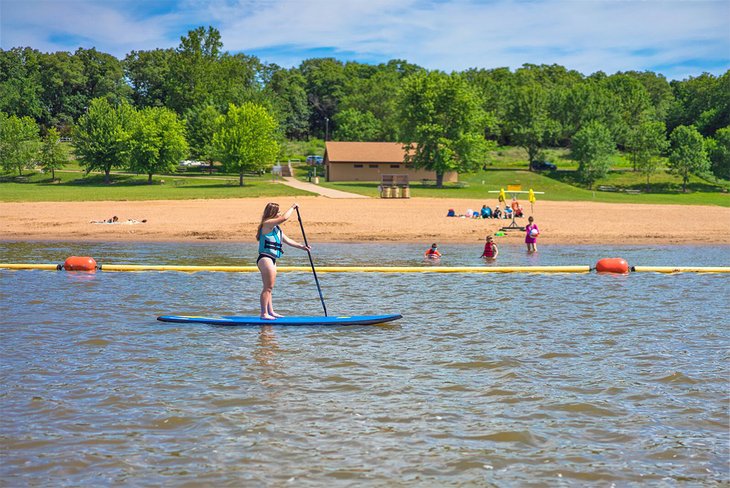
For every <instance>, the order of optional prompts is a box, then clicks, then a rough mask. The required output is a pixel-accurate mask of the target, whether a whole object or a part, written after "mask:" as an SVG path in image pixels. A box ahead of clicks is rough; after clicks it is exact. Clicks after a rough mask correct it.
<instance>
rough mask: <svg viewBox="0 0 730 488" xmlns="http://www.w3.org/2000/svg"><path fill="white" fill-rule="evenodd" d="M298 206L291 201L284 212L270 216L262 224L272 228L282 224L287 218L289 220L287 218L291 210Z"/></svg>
mask: <svg viewBox="0 0 730 488" xmlns="http://www.w3.org/2000/svg"><path fill="white" fill-rule="evenodd" d="M298 206H299V205H297V204H296V203H293V204H292V206H291V207H289V208H288V209H287V211H286V212H284V213H282V214H281V215H277V216H276V217H272V218H270V219H269V220H266V221H265V222H264V225H266V226H270V227H271V228H272V229H273V228H274V226H277V225H281V224H283V223H284V222H286V221H287V220H289V218H290V217H291V214H292V212H293V211H294V209H296V208H297V207H298Z"/></svg>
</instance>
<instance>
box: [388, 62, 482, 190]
mask: <svg viewBox="0 0 730 488" xmlns="http://www.w3.org/2000/svg"><path fill="white" fill-rule="evenodd" d="M400 109H401V137H402V142H403V143H404V148H405V149H406V150H407V151H406V157H405V162H406V163H409V164H411V165H412V166H413V167H414V168H425V169H428V170H430V171H435V172H436V185H437V186H438V187H442V186H443V177H444V174H445V173H446V172H447V171H459V172H465V171H471V170H474V169H477V168H479V167H480V166H481V165H482V164H483V162H484V158H485V157H486V151H487V149H488V147H489V143H487V141H486V140H485V139H484V127H485V125H486V114H485V113H484V112H483V111H482V109H481V108H480V106H479V99H478V97H477V96H476V94H475V93H474V92H473V91H472V89H471V88H470V87H469V86H468V85H467V84H466V82H465V81H464V79H463V78H462V77H461V76H459V75H455V74H452V75H446V74H444V73H441V72H437V71H433V72H430V73H426V72H421V73H416V74H414V75H412V76H409V77H408V78H406V79H405V80H404V81H403V89H402V95H401V101H400Z"/></svg>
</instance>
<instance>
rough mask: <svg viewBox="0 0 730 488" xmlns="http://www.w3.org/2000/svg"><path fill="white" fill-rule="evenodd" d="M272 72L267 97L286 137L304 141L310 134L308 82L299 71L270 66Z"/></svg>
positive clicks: (266, 91) (267, 87) (267, 86)
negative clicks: (306, 87) (306, 86)
mask: <svg viewBox="0 0 730 488" xmlns="http://www.w3.org/2000/svg"><path fill="white" fill-rule="evenodd" d="M269 70H270V72H271V75H270V78H269V81H268V83H267V84H266V90H265V95H266V96H267V97H268V98H269V100H270V103H271V105H272V108H273V110H274V113H275V114H276V116H277V119H278V120H279V122H280V124H281V126H282V130H283V131H284V135H285V136H286V137H288V138H290V139H304V138H305V137H306V135H307V133H308V132H309V117H310V115H311V113H310V111H311V108H310V107H309V104H308V102H307V91H306V89H305V85H306V80H305V79H304V77H303V76H302V74H301V73H300V72H299V70H298V69H296V68H292V69H290V70H286V69H282V68H279V67H278V66H276V65H272V66H269Z"/></svg>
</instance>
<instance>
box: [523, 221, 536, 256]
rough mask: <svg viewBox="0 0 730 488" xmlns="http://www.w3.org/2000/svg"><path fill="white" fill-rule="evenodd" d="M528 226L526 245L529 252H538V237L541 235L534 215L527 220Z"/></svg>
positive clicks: (526, 228)
mask: <svg viewBox="0 0 730 488" xmlns="http://www.w3.org/2000/svg"><path fill="white" fill-rule="evenodd" d="M527 222H528V224H527V226H526V227H525V244H527V252H537V236H539V235H540V229H538V228H537V224H536V223H535V219H533V218H532V215H531V216H530V217H528V218H527Z"/></svg>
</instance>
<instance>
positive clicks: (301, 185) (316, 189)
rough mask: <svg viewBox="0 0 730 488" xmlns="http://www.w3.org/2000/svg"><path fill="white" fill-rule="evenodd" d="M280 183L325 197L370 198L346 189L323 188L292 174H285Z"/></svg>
mask: <svg viewBox="0 0 730 488" xmlns="http://www.w3.org/2000/svg"><path fill="white" fill-rule="evenodd" d="M280 182H281V183H283V184H285V185H288V186H291V187H292V188H298V189H300V190H304V191H309V192H312V193H317V194H319V195H322V196H323V197H327V198H370V197H366V196H365V195H358V194H357V193H348V192H346V191H340V190H333V189H331V188H323V187H321V186H319V185H315V184H314V183H307V182H305V181H299V180H297V179H296V178H294V177H292V176H285V177H284V178H283V179H282V180H280Z"/></svg>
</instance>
